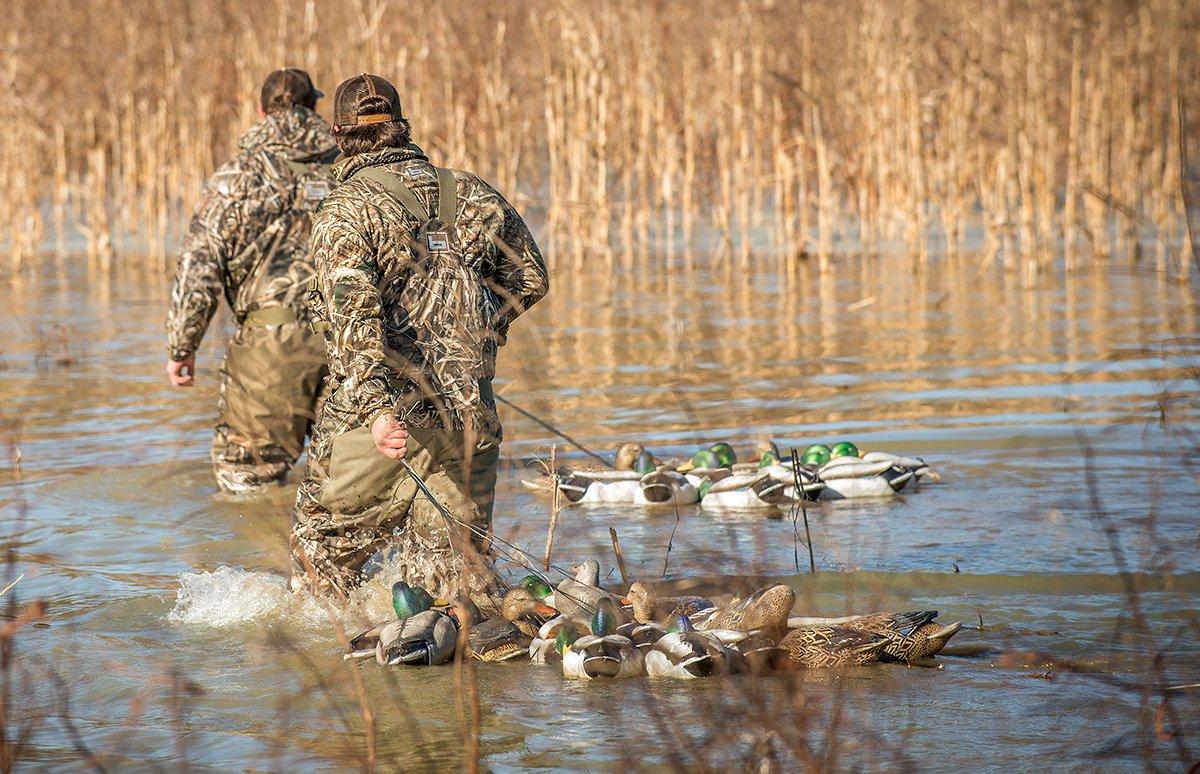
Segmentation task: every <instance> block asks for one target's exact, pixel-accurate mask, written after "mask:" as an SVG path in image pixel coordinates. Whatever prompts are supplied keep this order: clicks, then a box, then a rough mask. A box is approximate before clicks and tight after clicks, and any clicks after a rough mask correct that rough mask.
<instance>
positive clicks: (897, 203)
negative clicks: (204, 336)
mask: <svg viewBox="0 0 1200 774" xmlns="http://www.w3.org/2000/svg"><path fill="white" fill-rule="evenodd" d="M6 22H7V24H6V34H5V37H4V39H3V47H2V49H0V50H2V54H0V57H2V58H0V83H2V84H3V86H4V90H5V94H6V95H7V99H6V100H4V102H3V103H0V119H2V120H3V121H4V124H5V126H6V128H7V138H6V142H5V144H4V146H3V150H2V151H0V240H7V242H8V246H9V252H10V254H11V260H12V262H13V264H14V265H19V264H20V263H21V262H22V261H24V260H26V259H28V258H29V257H30V256H31V255H32V254H34V253H35V252H36V251H38V250H39V249H42V248H43V247H44V245H46V244H56V245H58V246H59V247H60V248H61V247H62V246H63V245H64V244H66V243H67V241H68V240H67V239H66V238H65V237H64V232H67V235H68V236H69V235H70V230H71V229H72V228H74V229H76V230H77V231H78V234H79V235H81V236H83V237H84V239H85V244H86V247H87V250H88V252H89V253H90V254H91V255H93V256H94V258H95V260H97V261H98V262H99V263H100V264H101V265H104V264H106V263H107V262H108V261H111V260H112V258H113V256H114V250H115V249H117V248H118V247H119V248H121V249H127V247H128V246H131V245H137V244H139V243H140V244H141V245H142V246H145V245H147V244H148V245H149V247H150V253H151V254H156V253H159V252H160V251H162V250H163V249H165V248H166V247H167V246H168V243H167V240H168V239H171V238H173V234H175V233H176V232H177V230H178V228H179V224H180V222H181V219H182V218H183V217H185V216H186V214H187V212H188V210H189V209H190V207H191V204H192V203H193V201H194V199H195V196H196V193H197V191H198V190H199V187H200V186H201V184H202V182H203V180H204V179H205V177H206V176H207V175H208V174H209V173H210V172H211V171H212V170H213V167H214V164H215V163H218V162H219V160H220V159H221V158H223V157H225V156H226V155H227V154H228V153H229V152H230V150H231V149H232V147H233V141H234V139H235V137H236V136H237V134H238V132H239V131H240V130H241V129H242V128H243V127H244V126H246V125H247V124H248V123H250V122H251V121H253V120H254V118H255V113H254V111H255V102H254V98H255V94H256V89H257V86H258V84H259V82H260V80H261V79H262V77H263V76H264V75H265V74H266V73H267V72H269V71H270V70H272V69H274V68H275V67H278V66H281V65H284V64H287V65H296V66H302V67H306V68H308V69H309V70H310V71H311V72H312V73H313V74H314V76H315V78H316V79H317V81H318V83H319V84H320V85H321V86H323V87H324V88H325V89H326V90H327V91H332V88H333V86H334V85H336V83H337V82H338V81H339V80H340V79H342V78H344V77H347V76H349V75H353V74H356V73H359V72H362V71H364V70H370V71H374V72H378V73H382V74H383V75H385V76H387V77H389V78H392V79H393V80H395V82H396V83H397V85H398V87H399V89H400V92H401V94H402V95H404V101H405V107H406V109H407V111H408V113H409V114H410V115H411V117H412V119H413V121H414V124H415V130H416V137H417V139H418V141H419V142H420V143H422V144H424V145H426V146H427V148H428V150H430V151H431V152H432V155H433V157H434V159H435V160H437V161H438V162H441V163H444V164H448V165H453V166H463V167H469V168H471V169H474V170H477V171H478V172H480V173H481V174H482V175H483V176H484V177H486V178H488V179H490V180H491V181H493V182H494V183H495V184H497V186H498V187H499V188H500V189H501V190H504V191H506V192H509V193H510V194H511V195H512V197H513V198H514V199H515V200H516V203H517V204H518V205H519V206H521V207H522V208H524V209H525V210H527V211H529V212H530V213H531V214H532V215H534V216H535V218H536V219H537V220H538V221H540V224H541V227H540V232H541V235H542V236H543V239H544V241H545V243H546V245H547V247H548V248H550V249H549V252H550V254H551V255H553V256H554V259H555V260H556V261H557V262H559V263H560V264H563V263H565V264H566V265H567V266H570V265H573V264H576V263H578V262H582V261H583V260H585V259H586V260H588V261H595V260H597V259H600V260H604V261H607V262H608V264H609V266H610V267H613V268H617V267H621V268H626V269H632V268H634V266H635V256H639V258H638V259H637V261H636V263H637V265H639V266H640V265H642V262H644V261H645V260H646V258H645V256H648V255H662V254H666V255H668V256H673V255H675V254H676V253H677V252H679V253H681V254H683V255H685V256H687V257H686V258H685V260H687V261H689V262H690V261H692V260H694V259H693V258H692V254H693V253H694V252H695V249H696V248H698V247H699V248H713V249H715V251H716V256H717V258H718V260H721V261H727V262H731V263H733V264H735V265H737V264H739V263H744V262H745V261H746V260H747V259H748V258H749V257H750V256H751V255H752V254H754V253H759V254H764V253H765V254H770V255H774V256H780V257H782V258H783V259H785V260H786V259H790V258H794V257H797V256H803V255H807V254H814V255H816V256H818V258H819V263H820V265H821V267H822V268H823V269H827V268H828V267H829V265H830V264H829V261H830V256H831V255H833V254H836V253H838V252H845V251H848V250H862V251H865V252H874V251H878V250H882V249H894V248H899V249H907V250H910V251H911V252H912V253H913V254H914V255H917V256H923V255H925V254H926V253H927V252H928V251H930V250H934V249H947V250H949V251H957V250H962V249H973V248H976V247H981V248H982V249H983V251H984V254H985V256H986V258H987V259H988V260H999V261H1002V262H1003V263H1004V264H1005V265H1006V266H1008V267H1009V268H1013V269H1023V270H1030V271H1035V270H1038V269H1041V268H1044V267H1045V266H1046V265H1047V264H1048V262H1049V261H1050V260H1051V258H1052V256H1054V255H1055V254H1058V253H1060V252H1061V253H1062V254H1064V255H1065V256H1066V261H1067V265H1068V266H1071V265H1074V264H1075V263H1076V262H1077V261H1078V260H1080V259H1081V257H1084V256H1089V255H1090V256H1100V257H1107V256H1119V257H1124V256H1132V257H1135V258H1136V257H1138V256H1139V255H1141V254H1142V252H1143V251H1144V250H1146V249H1147V248H1152V249H1153V250H1154V251H1155V254H1156V256H1157V259H1158V260H1159V261H1160V262H1165V261H1167V260H1169V259H1172V260H1173V259H1174V258H1175V257H1176V256H1180V257H1181V258H1182V260H1180V263H1179V267H1178V268H1177V269H1175V270H1177V271H1180V272H1182V273H1185V274H1186V272H1187V271H1188V270H1189V267H1190V256H1191V254H1192V251H1191V250H1192V247H1193V245H1192V244H1191V240H1190V239H1188V236H1187V227H1186V225H1187V208H1186V206H1185V201H1186V200H1187V199H1188V198H1189V197H1190V198H1191V199H1193V200H1194V199H1196V198H1200V195H1198V194H1197V192H1196V191H1195V190H1192V191H1191V192H1190V193H1189V191H1188V189H1194V188H1196V187H1197V185H1198V180H1197V175H1196V172H1195V170H1194V169H1191V168H1190V167H1189V165H1188V164H1187V163H1186V162H1185V154H1186V152H1187V144H1188V142H1187V141H1188V138H1187V134H1188V133H1189V132H1190V131H1191V127H1190V126H1189V124H1188V122H1187V117H1188V115H1189V114H1190V115H1193V116H1194V115H1195V113H1196V111H1197V108H1196V104H1197V102H1198V97H1200V78H1198V77H1197V69H1196V68H1197V61H1196V57H1195V54H1194V52H1195V50H1196V49H1197V45H1196V44H1197V40H1198V33H1200V8H1198V7H1197V6H1196V5H1195V4H1194V3H1187V2H1183V1H1182V0H1150V1H1149V2H1146V3H1138V4H1130V3H1124V2H1114V1H1111V0H1110V1H1107V2H1099V3H1078V2H1073V3H1065V4H1064V3H1058V2H1049V0H1028V1H1027V2H1015V1H1013V0H1005V1H1004V2H997V3H978V2H966V1H964V0H956V1H955V2H950V3H937V4H935V3H927V2H920V0H902V1H901V2H895V3H866V2H857V3H850V4H846V3H835V2H829V1H828V0H818V1H817V2H811V3H805V4H803V5H800V4H796V3H792V2H781V1H780V0H741V2H738V3H725V2H716V0H701V1H700V2H692V3H683V2H667V1H664V2H654V3H641V4H633V5H624V6H621V7H620V8H619V9H618V8H617V7H615V6H613V5H612V4H610V3H605V2H600V0H585V2H578V3H557V2H534V3H519V2H515V0H502V1H501V2H497V3H491V4H488V5H486V6H478V5H476V4H474V3H468V2H465V0H451V1H449V2H444V3H437V4H433V5H430V6H429V7H422V8H421V9H419V10H418V9H416V7H414V6H403V5H399V4H394V3H389V2H388V0H353V2H350V3H340V2H337V3H335V2H332V0H320V1H318V0H264V2H261V3H254V4H246V3H213V4H209V3H205V4H199V5H197V4H189V3H182V2H178V1H177V0H162V1H160V0H154V1H152V0H130V1H129V2H124V1H122V2H118V1H117V0H90V1H89V2H87V3H75V2H69V1H68V0H48V1H47V2H36V3H35V2H32V1H31V0H19V1H18V2H17V3H16V4H15V6H14V7H13V8H12V9H11V11H10V13H9V14H8V16H7V19H6ZM1193 144H1194V142H1193ZM1131 213H1132V214H1133V215H1134V216H1135V217H1131V216H1130V214H1131ZM51 237H52V238H53V239H52V240H51ZM142 251H143V252H144V249H143V250H142Z"/></svg>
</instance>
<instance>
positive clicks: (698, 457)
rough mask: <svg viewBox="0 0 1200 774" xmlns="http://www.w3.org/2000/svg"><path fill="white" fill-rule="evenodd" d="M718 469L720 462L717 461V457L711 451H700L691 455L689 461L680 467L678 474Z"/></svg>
mask: <svg viewBox="0 0 1200 774" xmlns="http://www.w3.org/2000/svg"><path fill="white" fill-rule="evenodd" d="M719 467H721V461H720V460H719V459H717V455H716V454H715V453H714V452H713V451H712V449H701V450H700V451H698V452H696V453H695V454H693V455H692V458H691V459H690V460H688V461H687V462H685V463H683V464H682V465H680V466H679V468H678V470H679V472H680V473H686V472H688V471H689V470H695V469H696V468H704V469H708V470H713V469H715V468H719Z"/></svg>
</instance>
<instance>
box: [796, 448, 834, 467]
mask: <svg viewBox="0 0 1200 774" xmlns="http://www.w3.org/2000/svg"><path fill="white" fill-rule="evenodd" d="M832 455H833V452H832V451H831V450H830V448H829V447H828V446H826V445H825V444H821V443H814V444H813V445H812V446H809V447H808V448H807V449H805V450H804V457H802V458H801V461H802V462H803V463H804V464H805V465H813V466H815V467H818V468H819V467H821V466H822V465H824V464H825V463H826V462H829V460H830V458H831V457H832Z"/></svg>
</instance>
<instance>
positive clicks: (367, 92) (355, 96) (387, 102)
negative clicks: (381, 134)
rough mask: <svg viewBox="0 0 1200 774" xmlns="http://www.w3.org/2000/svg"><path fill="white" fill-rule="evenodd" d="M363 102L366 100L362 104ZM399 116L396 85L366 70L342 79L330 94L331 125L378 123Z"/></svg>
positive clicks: (400, 114) (396, 119)
mask: <svg viewBox="0 0 1200 774" xmlns="http://www.w3.org/2000/svg"><path fill="white" fill-rule="evenodd" d="M371 98H374V99H371ZM380 101H382V103H381V102H380ZM364 102H366V103H367V104H366V105H364V104H363V103H364ZM372 103H374V104H372ZM401 118H404V114H403V113H402V112H400V95H399V94H398V93H397V92H396V87H395V86H393V85H392V84H391V83H389V82H388V80H387V79H386V78H383V77H381V76H378V75H368V74H366V73H363V74H362V75H356V76H354V77H353V78H348V79H346V80H344V81H342V83H341V85H339V86H338V87H337V91H336V92H334V94H333V123H334V125H335V126H339V127H351V126H363V125H366V124H382V123H386V122H388V121H398V120H400V119H401Z"/></svg>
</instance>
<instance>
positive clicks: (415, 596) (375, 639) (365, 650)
mask: <svg viewBox="0 0 1200 774" xmlns="http://www.w3.org/2000/svg"><path fill="white" fill-rule="evenodd" d="M434 602H435V600H434V598H433V597H432V596H430V595H429V592H428V591H426V590H425V589H423V588H421V587H419V586H417V587H412V586H409V585H408V584H407V583H405V582H404V581H396V582H395V583H393V584H392V610H393V612H395V614H396V618H395V619H393V620H391V621H384V622H383V623H380V624H376V625H375V626H372V627H371V628H369V629H367V630H366V631H364V632H361V633H359V634H358V635H356V636H355V637H353V638H352V639H351V640H350V648H349V650H348V651H347V652H346V654H345V655H344V656H343V658H344V659H346V660H349V659H353V658H369V657H371V656H375V655H376V651H377V648H378V645H379V635H380V633H381V632H382V631H383V630H384V628H385V627H386V626H388V625H389V624H392V623H395V622H396V621H403V620H404V619H406V618H408V617H409V616H412V615H416V614H417V613H420V612H422V611H424V610H428V609H429V608H431V607H433V605H434Z"/></svg>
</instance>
